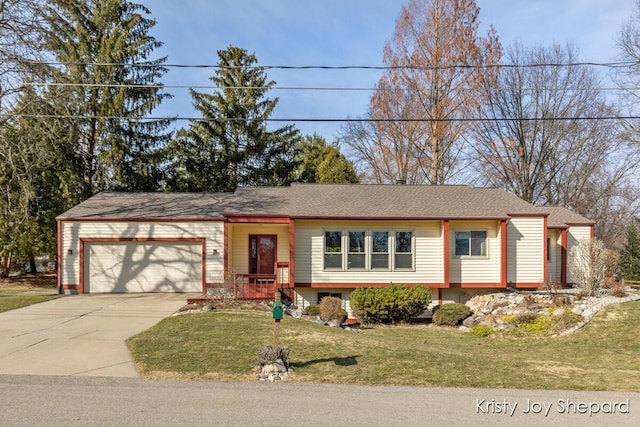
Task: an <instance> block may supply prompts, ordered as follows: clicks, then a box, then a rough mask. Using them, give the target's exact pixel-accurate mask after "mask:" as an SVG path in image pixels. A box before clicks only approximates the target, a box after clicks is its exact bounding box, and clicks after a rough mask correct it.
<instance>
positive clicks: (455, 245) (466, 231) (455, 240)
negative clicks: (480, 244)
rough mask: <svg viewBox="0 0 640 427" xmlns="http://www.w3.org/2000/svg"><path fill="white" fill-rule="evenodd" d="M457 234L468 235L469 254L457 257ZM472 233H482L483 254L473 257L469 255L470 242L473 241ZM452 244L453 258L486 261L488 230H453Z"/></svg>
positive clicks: (487, 256) (487, 254) (487, 255)
mask: <svg viewBox="0 0 640 427" xmlns="http://www.w3.org/2000/svg"><path fill="white" fill-rule="evenodd" d="M458 233H469V239H468V242H469V246H468V249H469V253H468V254H462V255H459V254H458V253H457V251H458V246H457V242H458V237H457V236H458ZM472 233H484V254H480V255H473V254H472V253H471V247H472V246H471V242H472V240H473V237H472ZM452 237H453V239H452V240H453V244H452V245H451V246H452V247H453V248H452V249H453V256H454V257H455V258H474V259H488V258H489V230H488V229H486V228H482V229H479V228H477V229H471V228H461V229H457V230H453V236H452Z"/></svg>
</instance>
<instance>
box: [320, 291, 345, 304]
mask: <svg viewBox="0 0 640 427" xmlns="http://www.w3.org/2000/svg"><path fill="white" fill-rule="evenodd" d="M324 297H336V298H340V299H342V292H318V304H320V302H321V301H322V298H324Z"/></svg>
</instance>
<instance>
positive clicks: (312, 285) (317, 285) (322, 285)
mask: <svg viewBox="0 0 640 427" xmlns="http://www.w3.org/2000/svg"><path fill="white" fill-rule="evenodd" d="M403 285H405V286H409V287H411V286H418V285H422V286H426V287H428V288H447V287H448V286H445V285H444V283H424V282H421V283H403ZM387 286H389V282H384V283H296V288H314V289H315V288H327V289H338V288H341V289H355V288H385V287H387Z"/></svg>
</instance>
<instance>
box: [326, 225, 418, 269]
mask: <svg viewBox="0 0 640 427" xmlns="http://www.w3.org/2000/svg"><path fill="white" fill-rule="evenodd" d="M330 232H335V233H340V238H341V240H340V243H341V247H340V252H326V249H327V233H330ZM376 232H383V233H387V252H386V255H387V268H373V267H372V264H373V263H372V259H371V257H372V255H374V254H385V252H375V253H374V252H373V233H376ZM349 233H364V252H349ZM396 233H410V234H411V252H400V253H402V254H410V255H411V267H410V268H402V267H396V259H395V257H396ZM322 251H323V252H322V270H323V271H329V272H331V271H345V272H347V271H352V272H360V273H362V272H367V273H370V272H378V273H380V272H392V271H403V272H409V271H412V272H415V271H416V233H415V230H414V229H406V228H400V229H394V228H389V229H381V228H366V229H362V228H350V227H340V228H323V229H322ZM338 253H340V254H341V267H327V266H326V255H328V254H338ZM360 254H362V255H364V268H349V265H348V264H349V255H360Z"/></svg>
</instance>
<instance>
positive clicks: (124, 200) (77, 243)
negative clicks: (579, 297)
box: [57, 184, 593, 308]
mask: <svg viewBox="0 0 640 427" xmlns="http://www.w3.org/2000/svg"><path fill="white" fill-rule="evenodd" d="M57 221H58V259H59V260H60V262H59V266H58V268H59V272H58V273H59V274H58V282H59V289H60V291H61V292H65V291H66V292H71V291H73V292H78V293H88V292H90V293H96V292H198V293H201V292H204V291H205V290H206V289H207V288H210V287H212V288H215V287H228V288H230V289H233V290H234V292H235V293H236V295H237V296H240V297H243V298H255V299H271V298H273V295H274V293H275V291H276V290H277V289H280V290H282V292H283V293H284V294H286V295H288V296H289V297H290V298H291V299H292V300H293V301H294V302H295V303H296V304H297V305H298V306H306V305H308V304H314V303H317V302H318V301H319V300H320V299H321V298H323V297H324V296H327V295H332V296H339V297H341V298H342V299H343V300H344V301H345V306H346V307H347V308H349V306H348V301H349V295H350V293H351V291H352V290H353V289H355V288H358V287H379V286H386V285H388V284H389V283H391V282H393V283H398V284H407V285H415V284H423V285H426V286H428V287H430V288H431V289H432V298H433V299H434V300H436V301H438V302H439V303H443V302H450V301H455V302H457V301H464V300H466V299H467V298H469V297H470V296H472V295H473V294H474V293H477V292H478V291H485V290H488V289H504V288H507V287H512V288H520V289H532V288H537V287H539V286H540V285H542V284H543V283H545V282H549V281H553V282H558V283H561V284H563V285H566V284H570V283H571V282H572V279H571V276H570V274H569V272H568V271H567V254H568V252H569V251H570V249H571V247H573V246H574V245H576V244H577V243H578V242H579V241H581V240H585V239H590V238H591V237H592V236H593V222H591V221H589V220H587V219H585V218H583V217H582V216H580V215H577V214H575V213H573V212H571V211H568V210H566V209H564V208H558V207H536V206H533V205H531V204H529V203H527V202H524V201H522V200H521V199H519V198H517V197H516V196H514V195H512V194H510V193H508V192H506V191H503V190H499V189H493V188H474V187H469V186H413V185H327V184H293V185H291V186H290V187H241V188H238V189H237V190H236V191H235V193H233V194H231V193H224V194H221V193H209V194H206V193H205V194H203V193H100V194H98V195H96V196H94V197H92V198H90V199H88V200H87V201H85V202H83V203H81V204H79V205H78V206H76V207H74V208H72V209H71V210H69V211H67V212H65V213H64V214H62V215H60V216H59V217H58V218H57Z"/></svg>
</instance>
